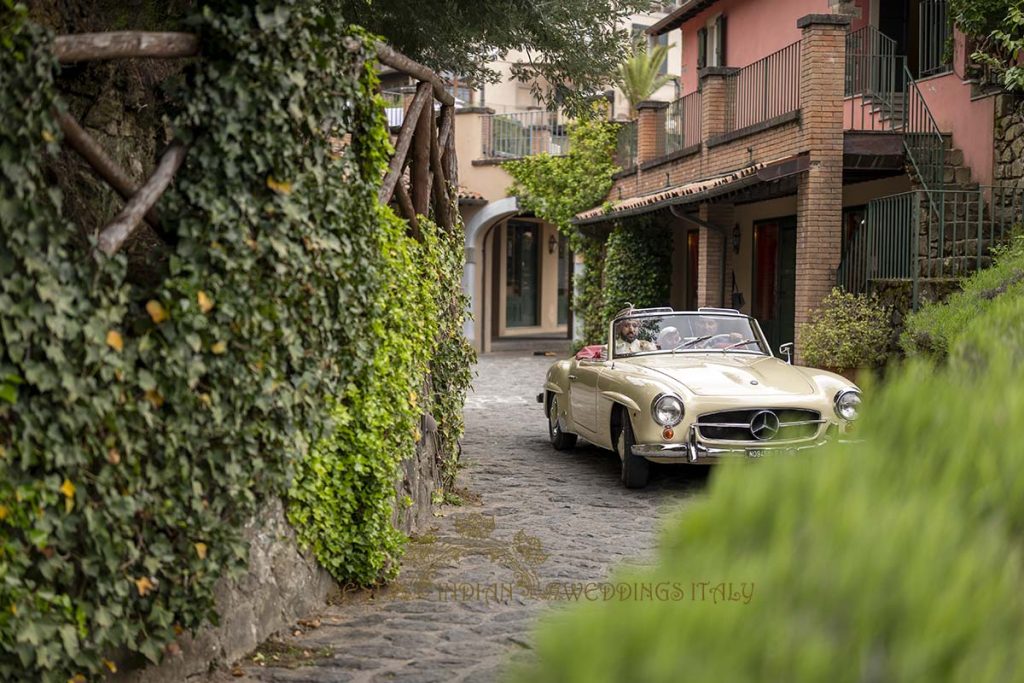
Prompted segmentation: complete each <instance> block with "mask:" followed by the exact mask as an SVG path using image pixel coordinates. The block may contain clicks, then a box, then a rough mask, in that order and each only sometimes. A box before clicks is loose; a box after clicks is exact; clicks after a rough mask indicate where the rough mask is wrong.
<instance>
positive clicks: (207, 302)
mask: <svg viewBox="0 0 1024 683" xmlns="http://www.w3.org/2000/svg"><path fill="white" fill-rule="evenodd" d="M196 300H197V301H198V302H199V310H200V311H202V312H203V313H209V312H210V311H211V310H213V299H211V298H210V297H209V296H207V294H206V292H204V291H202V290H199V293H198V294H196Z"/></svg>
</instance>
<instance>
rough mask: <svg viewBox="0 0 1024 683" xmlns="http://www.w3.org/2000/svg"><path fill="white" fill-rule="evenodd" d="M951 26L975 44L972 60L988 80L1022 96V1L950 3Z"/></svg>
mask: <svg viewBox="0 0 1024 683" xmlns="http://www.w3.org/2000/svg"><path fill="white" fill-rule="evenodd" d="M950 13H951V15H952V17H953V23H954V25H955V26H956V27H957V28H959V29H960V30H961V31H963V32H964V33H965V34H966V35H968V36H971V37H973V38H975V39H976V40H978V41H979V42H978V45H977V48H976V50H975V51H974V53H973V54H972V55H971V59H972V60H974V61H975V62H976V63H978V64H980V65H981V66H982V67H983V68H984V70H985V74H986V78H987V80H989V81H990V82H992V83H995V84H997V85H1000V86H1001V87H1003V88H1005V89H1006V90H1008V91H1010V92H1017V93H1024V64H1022V62H1021V60H1022V58H1024V0H951V2H950Z"/></svg>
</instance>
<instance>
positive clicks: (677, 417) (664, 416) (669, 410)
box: [651, 396, 684, 427]
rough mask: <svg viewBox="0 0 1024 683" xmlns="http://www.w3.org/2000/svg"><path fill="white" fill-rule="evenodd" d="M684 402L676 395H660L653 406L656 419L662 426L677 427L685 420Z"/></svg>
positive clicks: (652, 411)
mask: <svg viewBox="0 0 1024 683" xmlns="http://www.w3.org/2000/svg"><path fill="white" fill-rule="evenodd" d="M683 412H684V411H683V402H682V401H680V400H679V399H678V398H676V397H675V396H659V397H658V398H656V399H654V404H653V405H652V406H651V415H652V416H653V417H654V421H655V422H657V423H658V424H660V425H661V426H662V427H675V426H676V425H677V424H679V423H680V422H682V421H683Z"/></svg>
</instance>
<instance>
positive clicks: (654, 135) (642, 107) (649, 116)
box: [636, 100, 668, 164]
mask: <svg viewBox="0 0 1024 683" xmlns="http://www.w3.org/2000/svg"><path fill="white" fill-rule="evenodd" d="M666 109H668V102H655V101H653V100H644V101H643V102H640V103H639V104H637V105H636V111H637V121H636V163H637V164H643V163H645V162H648V161H651V160H653V159H657V158H658V157H661V156H664V155H665V110H666Z"/></svg>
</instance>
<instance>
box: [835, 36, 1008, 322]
mask: <svg viewBox="0 0 1024 683" xmlns="http://www.w3.org/2000/svg"><path fill="white" fill-rule="evenodd" d="M905 61H906V60H905V58H904V57H903V56H901V55H896V54H895V43H894V42H893V41H891V40H890V39H889V38H888V37H886V36H885V35H884V34H881V33H879V32H878V31H877V29H874V28H873V27H870V26H869V27H865V28H864V29H861V30H859V31H856V32H854V33H851V34H850V35H849V36H848V37H847V71H846V89H847V98H848V102H850V103H851V106H852V107H853V108H854V110H855V111H854V112H853V117H854V120H853V123H854V124H855V127H856V128H857V129H859V130H873V131H885V132H898V133H901V134H902V139H903V146H904V150H905V153H906V158H907V173H908V174H909V175H910V177H911V180H912V184H913V187H914V190H912V191H910V192H905V193H902V194H898V195H893V196H890V197H881V198H878V199H875V200H872V201H871V202H869V204H868V207H867V216H866V220H865V225H864V226H863V228H862V229H861V230H860V231H859V232H858V233H857V234H856V235H855V236H854V237H853V239H852V241H851V243H850V244H848V245H847V249H846V253H845V255H844V257H843V262H842V263H841V264H840V267H839V269H838V271H837V282H838V284H839V285H840V286H842V287H844V288H845V289H846V290H847V291H851V292H858V293H860V292H866V291H870V290H873V289H875V288H876V286H877V284H878V283H879V282H880V281H882V280H889V281H892V280H905V281H910V282H911V283H912V304H913V307H914V308H916V307H917V304H918V299H919V295H920V292H921V290H922V289H923V288H927V289H931V290H933V291H934V288H932V287H930V286H929V284H930V283H929V282H928V281H930V280H931V281H946V282H948V281H949V280H955V279H957V278H961V277H964V276H965V275H968V274H970V273H972V272H974V271H976V270H979V269H981V268H985V267H987V266H989V265H991V262H992V248H993V247H994V246H996V245H997V244H999V243H1000V241H1002V240H1003V239H1005V237H1006V236H1007V235H1008V233H1009V231H1010V230H1011V229H1012V227H1013V225H1014V224H1015V223H1019V222H1020V221H1021V218H1020V216H1021V208H1022V205H1024V192H1022V191H1020V190H1012V189H1010V188H1001V187H993V186H987V187H982V186H979V185H978V184H977V183H975V182H974V181H973V178H972V174H971V170H970V168H969V167H967V166H966V165H965V164H964V155H963V152H962V151H961V150H959V149H956V148H954V147H953V146H952V139H951V136H950V135H948V134H946V133H943V132H942V131H940V130H939V128H938V126H937V124H936V123H935V119H934V117H933V116H932V114H931V112H930V111H929V110H928V106H927V103H926V102H925V99H924V96H923V95H922V93H921V91H920V89H919V88H918V86H917V83H916V82H915V80H914V79H913V77H912V76H911V74H910V72H909V71H908V70H907V68H906V65H905ZM858 116H859V117H860V119H859V120H857V119H856V117H858ZM858 123H859V124H861V125H856V124H858Z"/></svg>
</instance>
